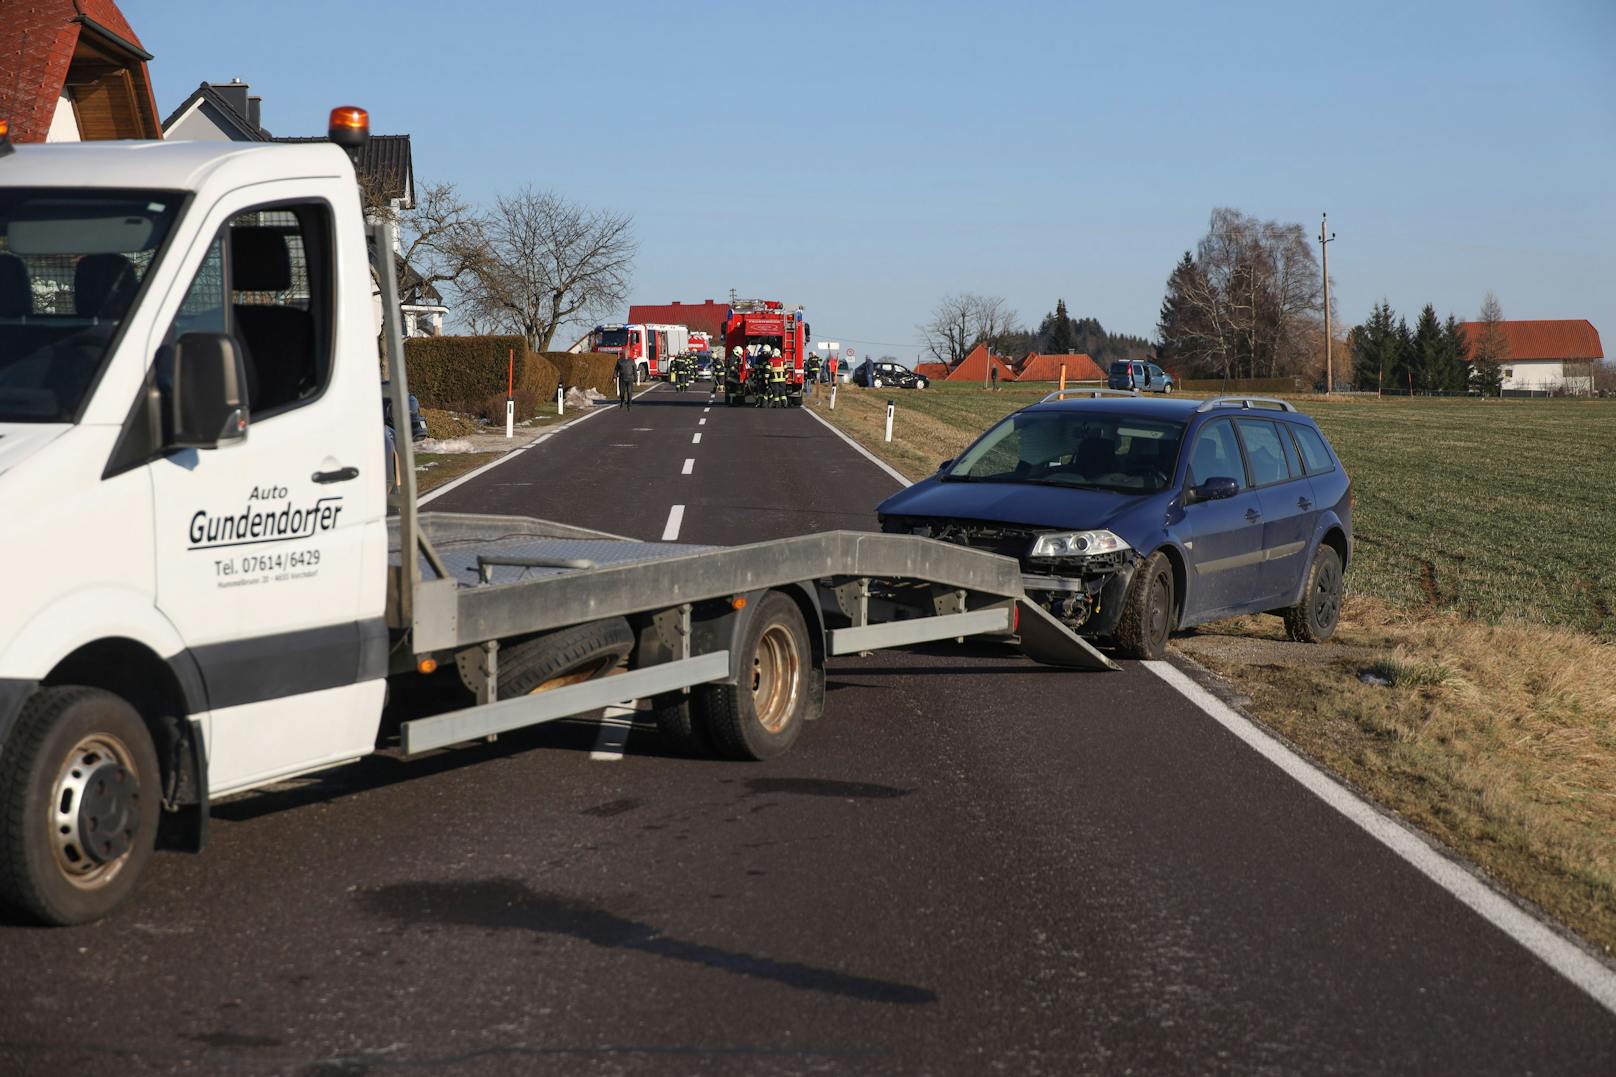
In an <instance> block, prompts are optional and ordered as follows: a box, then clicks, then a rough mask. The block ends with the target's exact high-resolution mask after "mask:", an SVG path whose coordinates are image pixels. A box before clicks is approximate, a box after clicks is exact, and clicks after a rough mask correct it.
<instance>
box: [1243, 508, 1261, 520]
mask: <svg viewBox="0 0 1616 1077" xmlns="http://www.w3.org/2000/svg"><path fill="white" fill-rule="evenodd" d="M1246 519H1248V520H1251V521H1252V522H1256V521H1257V520H1260V519H1262V513H1260V512H1258V511H1257V510H1256V509H1247V510H1246Z"/></svg>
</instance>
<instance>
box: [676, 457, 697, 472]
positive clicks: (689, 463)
mask: <svg viewBox="0 0 1616 1077" xmlns="http://www.w3.org/2000/svg"><path fill="white" fill-rule="evenodd" d="M695 470H696V458H695V457H693V456H692V457H688V458H686V460H685V466H684V467H682V468H680V469H679V474H681V475H688V474H690V473H691V472H692V471H695Z"/></svg>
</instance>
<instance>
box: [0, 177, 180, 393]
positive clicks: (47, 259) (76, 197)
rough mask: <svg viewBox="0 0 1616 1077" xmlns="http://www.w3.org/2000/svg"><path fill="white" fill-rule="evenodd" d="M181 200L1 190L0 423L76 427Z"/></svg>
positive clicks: (167, 195)
mask: <svg viewBox="0 0 1616 1077" xmlns="http://www.w3.org/2000/svg"><path fill="white" fill-rule="evenodd" d="M179 200H180V196H179V195H178V194H175V193H173V192H170V191H120V190H94V189H91V190H84V189H78V190H69V189H63V188H53V187H0V422H62V421H71V420H72V419H73V418H74V416H75V415H76V414H77V412H78V410H79V405H80V404H81V403H82V402H83V399H84V396H85V394H86V393H87V392H89V389H90V386H91V385H93V384H94V383H95V379H96V375H97V374H98V373H99V372H100V370H101V365H102V363H103V362H104V361H105V359H106V357H107V354H108V352H109V350H110V349H111V347H112V344H113V342H114V341H115V340H116V339H117V338H118V332H119V330H120V328H121V327H122V325H123V321H124V316H125V315H126V314H127V313H128V312H129V310H130V309H131V308H132V307H133V306H134V301H135V298H136V296H137V295H138V294H139V292H140V289H141V285H142V284H143V282H144V281H145V279H146V271H147V270H148V269H150V268H151V265H152V262H153V260H154V259H155V258H156V257H157V254H158V252H159V251H160V250H161V248H162V246H163V243H164V241H165V240H166V239H167V237H168V233H169V229H170V226H171V225H172V224H173V221H174V217H175V214H176V212H177V209H178V206H179Z"/></svg>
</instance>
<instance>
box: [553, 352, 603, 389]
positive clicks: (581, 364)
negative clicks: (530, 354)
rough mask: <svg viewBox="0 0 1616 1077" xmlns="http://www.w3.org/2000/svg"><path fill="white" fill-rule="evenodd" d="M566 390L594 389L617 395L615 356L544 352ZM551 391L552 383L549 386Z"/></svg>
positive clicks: (592, 353) (594, 353)
mask: <svg viewBox="0 0 1616 1077" xmlns="http://www.w3.org/2000/svg"><path fill="white" fill-rule="evenodd" d="M544 358H546V359H548V360H549V361H550V362H551V363H552V364H553V365H554V366H555V368H556V370H557V372H558V374H559V376H560V378H561V380H562V382H563V383H564V384H565V385H566V386H567V388H569V389H571V388H574V387H576V388H579V389H594V390H595V391H596V392H600V393H605V394H606V395H607V396H614V395H616V393H617V356H615V355H607V354H606V353H605V352H578V353H576V354H575V353H573V352H545V353H544ZM551 388H552V390H553V389H554V383H553V382H552V384H551Z"/></svg>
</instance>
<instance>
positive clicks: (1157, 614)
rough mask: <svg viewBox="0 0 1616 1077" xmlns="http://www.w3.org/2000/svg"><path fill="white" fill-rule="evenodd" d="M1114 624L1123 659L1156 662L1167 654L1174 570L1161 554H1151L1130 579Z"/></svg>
mask: <svg viewBox="0 0 1616 1077" xmlns="http://www.w3.org/2000/svg"><path fill="white" fill-rule="evenodd" d="M1122 602H1123V604H1122V617H1121V619H1120V620H1118V622H1117V649H1118V650H1119V651H1121V652H1122V655H1123V657H1125V658H1144V659H1156V658H1161V657H1163V656H1164V655H1166V654H1167V637H1168V635H1170V634H1171V633H1172V631H1173V566H1172V565H1171V564H1169V563H1168V560H1167V557H1166V555H1165V554H1163V553H1161V551H1159V550H1158V551H1157V552H1156V553H1153V554H1151V555H1150V556H1149V557H1148V558H1146V559H1145V563H1144V564H1143V565H1141V566H1139V571H1137V572H1135V573H1134V575H1133V584H1132V585H1131V586H1130V587H1129V588H1128V596H1127V597H1126V598H1124V599H1123V600H1122Z"/></svg>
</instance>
